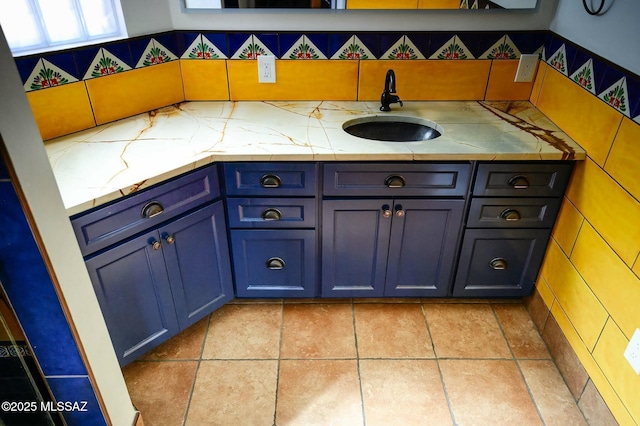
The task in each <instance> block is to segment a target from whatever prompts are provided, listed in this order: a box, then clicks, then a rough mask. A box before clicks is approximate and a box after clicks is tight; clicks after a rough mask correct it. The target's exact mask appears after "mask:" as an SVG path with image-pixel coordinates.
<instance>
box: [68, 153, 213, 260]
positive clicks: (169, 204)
mask: <svg viewBox="0 0 640 426" xmlns="http://www.w3.org/2000/svg"><path fill="white" fill-rule="evenodd" d="M219 196H220V188H219V183H218V176H217V167H216V166H211V167H206V168H204V169H200V170H197V171H195V172H191V173H188V174H187V175H184V176H181V177H178V178H177V179H175V180H171V181H169V182H166V183H162V184H160V185H158V186H155V187H151V188H149V189H148V190H144V191H142V192H140V193H138V194H133V195H131V196H128V197H126V198H124V199H123V200H121V201H117V202H115V203H113V204H111V205H108V206H105V207H102V208H99V209H98V210H94V211H92V212H91V213H88V214H84V215H81V216H78V217H76V218H74V219H72V221H71V223H72V225H73V229H74V231H75V234H76V238H77V239H78V243H79V244H80V249H81V251H82V254H83V255H85V256H86V255H88V254H90V253H93V252H95V251H97V250H101V249H103V248H106V247H108V246H109V245H111V244H114V243H117V242H118V241H120V240H122V239H124V238H127V237H129V236H131V235H134V234H136V233H138V232H141V231H144V230H145V229H148V228H150V227H152V226H155V225H158V224H160V223H161V222H164V221H166V220H167V219H170V218H172V217H174V216H177V215H179V214H181V213H184V212H186V211H188V210H190V209H192V208H194V207H197V206H198V205H200V204H203V203H206V202H208V201H211V200H214V199H216V198H218V197H219Z"/></svg>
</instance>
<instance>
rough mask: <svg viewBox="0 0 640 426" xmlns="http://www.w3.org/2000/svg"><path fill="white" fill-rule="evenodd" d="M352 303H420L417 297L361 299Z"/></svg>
mask: <svg viewBox="0 0 640 426" xmlns="http://www.w3.org/2000/svg"><path fill="white" fill-rule="evenodd" d="M353 303H389V304H394V303H422V299H420V298H419V297H414V298H412V297H361V298H357V299H353Z"/></svg>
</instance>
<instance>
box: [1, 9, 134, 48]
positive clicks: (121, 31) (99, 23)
mask: <svg viewBox="0 0 640 426" xmlns="http://www.w3.org/2000/svg"><path fill="white" fill-rule="evenodd" d="M2 3H3V4H2V6H0V24H1V25H2V30H3V31H4V35H5V37H6V38H7V42H8V43H9V47H10V48H11V52H12V53H13V56H20V55H27V54H30V53H38V52H44V51H47V50H56V49H64V48H68V47H73V46H78V45H83V44H90V43H91V42H94V41H105V40H113V39H118V38H123V37H126V36H127V32H126V28H125V26H124V19H123V16H122V8H121V6H120V0H55V1H53V0H10V1H6V2H4V1H3V2H2Z"/></svg>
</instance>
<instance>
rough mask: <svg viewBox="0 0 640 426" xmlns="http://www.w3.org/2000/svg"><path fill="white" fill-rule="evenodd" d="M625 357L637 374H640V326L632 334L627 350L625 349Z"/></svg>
mask: <svg viewBox="0 0 640 426" xmlns="http://www.w3.org/2000/svg"><path fill="white" fill-rule="evenodd" d="M624 357H625V358H626V359H627V361H629V364H631V368H633V370H634V371H635V372H636V374H640V328H636V332H635V333H633V336H631V340H630V341H629V345H628V346H627V350H626V351H624Z"/></svg>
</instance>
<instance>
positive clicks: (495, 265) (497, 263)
mask: <svg viewBox="0 0 640 426" xmlns="http://www.w3.org/2000/svg"><path fill="white" fill-rule="evenodd" d="M489 266H490V267H491V269H493V270H495V271H503V270H505V269H507V267H508V266H509V264H508V263H507V259H505V258H504V257H496V258H495V259H492V260H491V262H489Z"/></svg>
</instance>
